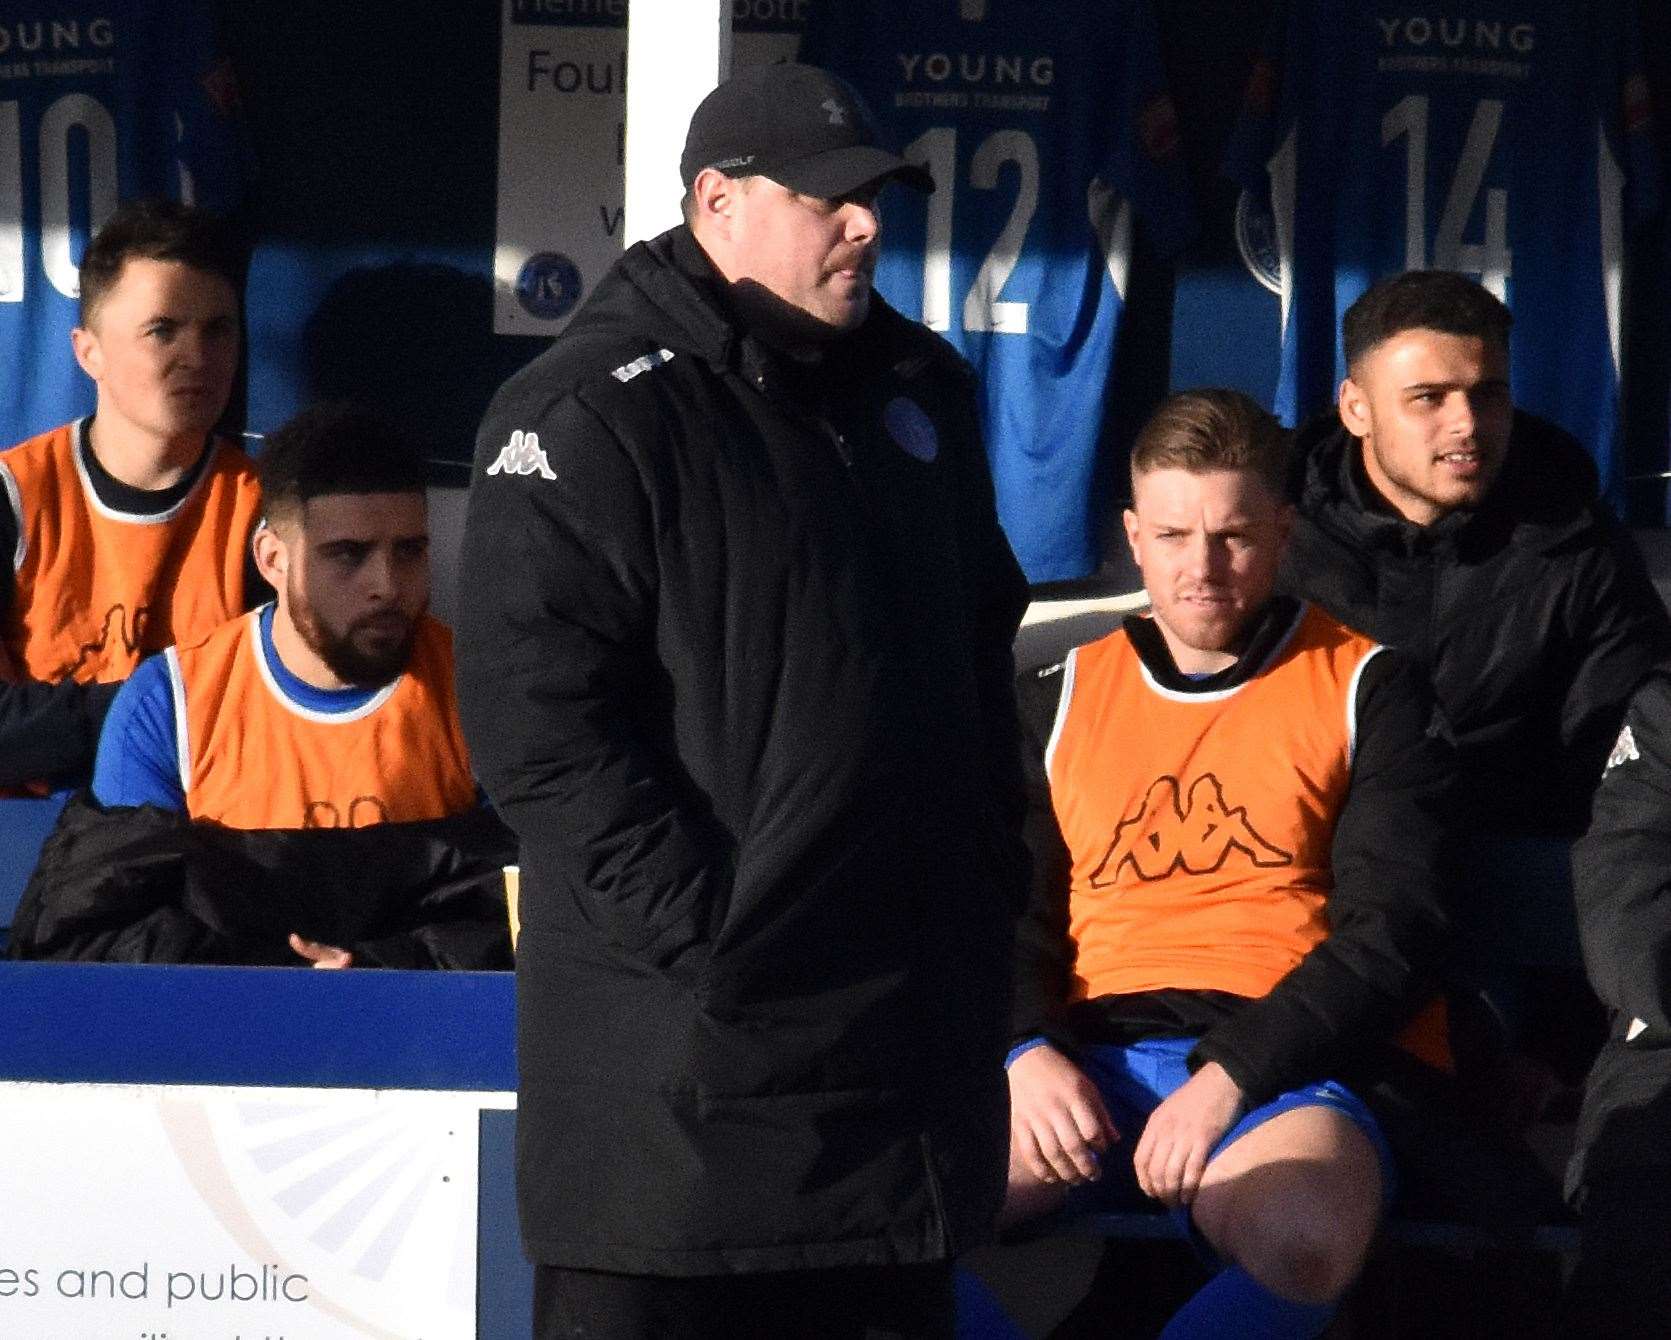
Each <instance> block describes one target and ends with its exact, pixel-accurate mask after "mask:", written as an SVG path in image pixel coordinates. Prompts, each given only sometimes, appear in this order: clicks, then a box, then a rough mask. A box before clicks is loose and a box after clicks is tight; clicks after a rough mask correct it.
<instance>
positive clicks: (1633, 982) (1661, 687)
mask: <svg viewBox="0 0 1671 1340" xmlns="http://www.w3.org/2000/svg"><path fill="white" fill-rule="evenodd" d="M1625 728H1626V730H1628V732H1629V734H1628V735H1627V734H1625V733H1623V732H1621V733H1620V735H1619V737H1618V739H1617V741H1616V747H1615V748H1614V750H1613V752H1612V755H1611V756H1610V758H1609V759H1608V761H1607V770H1606V773H1605V774H1604V775H1603V777H1602V779H1601V784H1600V786H1599V787H1598V788H1597V790H1596V794H1595V805H1594V812H1593V815H1592V817H1591V821H1590V831H1589V832H1588V833H1587V834H1586V835H1585V836H1584V837H1583V838H1581V839H1580V840H1579V842H1578V844H1577V846H1576V847H1575V848H1574V850H1573V861H1572V868H1573V892H1574V894H1575V896H1576V898H1577V903H1578V929H1579V934H1580V937H1581V938H1582V940H1583V944H1584V963H1585V966H1586V967H1587V968H1588V969H1589V974H1590V982H1591V984H1592V985H1593V986H1594V987H1595V989H1596V994H1597V995H1599V996H1600V997H1601V998H1602V1000H1603V1001H1604V1002H1605V1003H1606V1004H1607V1006H1608V1007H1609V1008H1610V1009H1611V1010H1613V1011H1614V1012H1615V1014H1616V1015H1617V1017H1618V1022H1619V1024H1620V1026H1621V1027H1623V1028H1624V1029H1625V1030H1627V1032H1628V1031H1629V1030H1630V1029H1631V1028H1632V1027H1633V1024H1634V1021H1636V1020H1640V1021H1641V1023H1642V1029H1641V1030H1639V1031H1638V1033H1637V1038H1636V1039H1632V1040H1633V1041H1634V1040H1640V1041H1641V1042H1642V1044H1643V1045H1658V1046H1665V1045H1667V1044H1671V1013H1668V1010H1671V1004H1668V997H1671V969H1668V966H1667V965H1668V964H1671V678H1668V677H1667V675H1666V673H1665V672H1664V671H1661V672H1658V673H1656V674H1654V675H1653V676H1652V677H1650V678H1649V679H1648V680H1647V682H1646V683H1644V684H1643V685H1642V688H1641V689H1640V690H1639V691H1638V692H1637V694H1636V696H1635V697H1634V698H1633V699H1632V701H1631V704H1630V709H1629V711H1628V712H1627V713H1626V714H1625Z"/></svg>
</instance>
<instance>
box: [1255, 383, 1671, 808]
mask: <svg viewBox="0 0 1671 1340" xmlns="http://www.w3.org/2000/svg"><path fill="white" fill-rule="evenodd" d="M1295 467H1296V471H1295V475H1296V482H1295V495H1296V498H1297V501H1298V505H1299V512H1300V515H1299V521H1298V524H1297V525H1296V527H1295V531H1294V538H1293V542H1292V543H1291V545H1290V546H1289V551H1288V558H1287V562H1286V564H1285V567H1284V572H1283V585H1284V588H1285V589H1286V590H1288V591H1289V592H1291V593H1293V594H1295V595H1298V596H1301V597H1303V598H1305V599H1307V600H1312V601H1315V602H1316V603H1317V604H1319V605H1321V606H1322V607H1323V608H1324V609H1326V610H1328V611H1329V612H1330V613H1331V614H1333V615H1334V616H1335V617H1336V618H1338V619H1340V620H1341V621H1342V622H1344V623H1346V624H1348V625H1350V626H1351V627H1353V628H1356V629H1358V630H1359V631H1360V632H1364V633H1367V634H1369V635H1370V636H1371V637H1373V638H1375V639H1376V640H1377V641H1379V642H1383V643H1385V644H1386V645H1388V646H1390V647H1395V648H1397V649H1398V650H1399V651H1402V652H1403V653H1404V654H1405V655H1406V656H1408V657H1410V658H1411V659H1412V660H1414V661H1415V662H1416V663H1417V664H1418V665H1419V666H1421V667H1422V668H1423V669H1424V670H1425V671H1426V672H1427V674H1428V675H1429V676H1430V678H1431V679H1432V682H1433V689H1434V693H1435V694H1436V696H1437V697H1438V700H1439V705H1440V707H1441V708H1442V709H1443V711H1444V713H1445V715H1446V716H1447V717H1448V718H1449V720H1450V724H1451V728H1452V730H1453V731H1454V733H1455V739H1456V743H1457V754H1458V767H1459V770H1460V775H1461V778H1462V790H1461V794H1460V797H1459V809H1458V811H1457V812H1456V813H1455V814H1454V815H1453V816H1452V826H1453V829H1454V830H1455V831H1458V832H1464V833H1467V832H1475V831H1485V832H1490V833H1497V834H1503V835H1510V836H1514V835H1539V836H1560V837H1568V838H1570V837H1575V836H1577V834H1579V833H1581V832H1582V831H1583V829H1584V825H1585V821H1586V819H1587V817H1588V815H1589V800H1590V795H1591V793H1592V792H1593V790H1594V789H1595V784H1596V779H1597V778H1598V777H1600V775H1601V765H1602V760H1603V759H1604V758H1605V757H1606V756H1607V750H1608V747H1609V746H1610V745H1611V744H1612V742H1613V737H1614V736H1615V735H1616V734H1617V733H1618V729H1619V718H1620V716H1621V715H1622V713H1623V712H1624V705H1625V702H1626V700H1627V699H1628V698H1629V696H1630V692H1631V690H1632V689H1633V688H1634V687H1635V685H1636V683H1637V681H1638V680H1639V679H1640V678H1641V677H1642V675H1643V674H1644V673H1645V672H1646V670H1647V669H1648V667H1649V666H1650V665H1652V664H1653V663H1654V661H1655V660H1657V659H1658V658H1659V657H1660V656H1662V655H1664V654H1666V653H1667V652H1668V651H1671V621H1668V620H1667V617H1666V612H1665V608H1664V606H1663V605H1662V604H1661V603H1660V600H1659V597H1658V595H1657V594H1656V593H1655V591H1654V589H1653V585H1652V583H1651V582H1649V580H1648V577H1647V573H1646V570H1645V568H1644V566H1643V563H1642V559H1641V556H1640V554H1639V553H1638V552H1637V550H1636V547H1635V545H1634V544H1633V543H1632V541H1631V539H1630V536H1629V534H1628V533H1627V532H1626V531H1625V530H1624V528H1623V527H1621V526H1620V525H1619V523H1618V522H1617V521H1615V520H1614V518H1613V516H1612V514H1611V513H1610V512H1609V511H1608V510H1607V507H1606V504H1605V503H1603V502H1601V501H1600V500H1599V498H1598V497H1597V493H1596V476H1595V469H1594V467H1593V465H1592V464H1591V462H1590V459H1589V457H1588V456H1586V455H1585V454H1584V450H1583V448H1582V447H1580V446H1579V445H1578V443H1577V442H1576V441H1575V440H1573V439H1572V438H1571V437H1569V436H1567V434H1565V433H1564V432H1562V431H1561V430H1560V429H1559V428H1556V427H1555V426H1554V425H1552V424H1549V423H1546V422H1544V421H1543V420H1541V419H1537V418H1534V417H1533V416H1531V415H1528V414H1522V413H1517V414H1516V415H1515V419H1514V429H1513V436H1512V437H1511V439H1510V445H1509V451H1508V458H1507V460H1506V462H1505V463H1504V466H1503V470H1502V474H1501V475H1500V476H1499V477H1498V479H1497V481H1496V483H1495V484H1493V486H1492V488H1491V490H1490V491H1489V492H1488V493H1487V495H1486V497H1485V500H1484V502H1483V503H1482V504H1481V506H1480V507H1479V508H1478V509H1476V510H1473V511H1457V512H1453V513H1452V514H1451V515H1450V516H1448V517H1445V518H1443V519H1442V520H1440V521H1438V522H1436V523H1435V524H1433V525H1431V526H1427V527H1421V526H1415V525H1412V524H1410V523H1408V522H1406V521H1404V520H1402V519H1401V518H1399V517H1398V516H1397V515H1396V514H1394V513H1393V512H1392V511H1391V510H1390V509H1388V508H1386V507H1385V506H1384V505H1383V504H1381V502H1380V500H1379V498H1378V496H1377V495H1376V493H1375V490H1374V488H1373V486H1372V485H1371V484H1370V482H1369V478H1368V475H1367V474H1366V473H1365V472H1364V468H1363V463H1362V449H1361V446H1360V444H1359V441H1358V439H1357V438H1354V437H1353V436H1351V435H1350V434H1349V433H1348V432H1347V431H1346V430H1345V428H1344V427H1342V426H1341V424H1340V421H1339V419H1338V418H1337V417H1334V416H1333V415H1330V416H1326V417H1324V418H1320V419H1318V420H1317V421H1315V422H1313V423H1312V424H1310V425H1308V426H1307V427H1306V428H1305V429H1304V430H1302V432H1301V434H1300V437H1299V440H1298V442H1297V444H1296V461H1295Z"/></svg>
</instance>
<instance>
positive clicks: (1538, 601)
mask: <svg viewBox="0 0 1671 1340" xmlns="http://www.w3.org/2000/svg"><path fill="white" fill-rule="evenodd" d="M1510 321H1511V317H1510V315H1509V312H1508V309H1507V308H1506V307H1504V306H1503V304H1502V303H1500V302H1499V301H1498V300H1497V299H1496V298H1494V297H1493V296H1492V295H1491V294H1490V293H1488V292H1487V291H1486V290H1485V289H1484V288H1482V287H1481V286H1480V285H1478V284H1476V283H1474V282H1473V281H1472V280H1469V279H1466V278H1464V277H1462V276H1461V275H1457V274H1452V273H1448V272H1445V271H1415V272H1411V273H1407V274H1402V275H1398V276H1396V277H1394V278H1391V279H1387V280H1383V281H1382V282H1380V283H1378V284H1376V285H1375V286H1374V287H1372V288H1371V289H1370V290H1369V291H1368V292H1367V293H1365V294H1364V295H1363V297H1362V298H1360V299H1359V300H1358V301H1357V302H1356V303H1354V304H1353V306H1352V307H1351V309H1350V310H1349V311H1348V312H1347V313H1346V317H1345V322H1344V330H1343V334H1344V341H1345V353H1346V360H1347V371H1348V375H1347V378H1346V380H1345V381H1344V382H1342V384H1341V387H1340V395H1339V403H1338V416H1334V415H1331V416H1330V418H1329V421H1327V422H1323V421H1319V422H1317V423H1315V424H1313V425H1311V426H1309V427H1308V428H1307V429H1306V430H1305V431H1304V432H1302V434H1301V436H1300V440H1299V447H1298V462H1297V471H1296V479H1297V483H1296V494H1297V501H1298V506H1299V519H1298V524H1297V525H1296V528H1295V535H1294V543H1293V545H1292V547H1291V549H1290V551H1289V556H1288V563H1287V565H1286V568H1285V572H1284V584H1285V587H1286V589H1287V590H1289V591H1291V592H1292V593H1294V594H1296V595H1300V596H1304V597H1305V598H1307V599H1310V600H1313V601H1315V602H1317V603H1318V604H1319V605H1321V606H1322V607H1323V608H1325V609H1327V610H1329V611H1330V612H1331V613H1332V614H1334V615H1335V616H1336V617H1338V618H1340V619H1342V620H1344V621H1345V622H1347V623H1349V624H1351V625H1352V626H1353V627H1355V628H1361V629H1363V630H1364V631H1365V632H1367V633H1368V634H1370V635H1371V636H1373V637H1375V638H1377V639H1379V640H1380V641H1382V642H1384V643H1386V644H1387V645H1388V646H1392V647H1396V648H1398V649H1399V650H1401V651H1403V652H1404V653H1405V654H1406V655H1408V656H1410V657H1411V658H1412V659H1413V660H1415V661H1416V662H1417V663H1418V664H1419V665H1421V666H1422V667H1423V669H1425V670H1426V671H1427V673H1428V675H1429V676H1430V678H1431V679H1432V682H1433V687H1434V691H1435V693H1436V695H1437V697H1438V700H1439V704H1440V706H1441V708H1442V709H1443V711H1444V713H1445V715H1446V717H1447V718H1448V719H1449V722H1450V725H1451V727H1452V729H1453V730H1454V731H1455V736H1456V743H1457V748H1458V764H1459V769H1460V775H1461V786H1460V794H1459V801H1458V806H1457V808H1456V810H1455V812H1454V813H1453V814H1452V816H1451V830H1452V832H1453V833H1455V834H1457V835H1459V836H1461V837H1462V838H1464V839H1465V841H1464V842H1461V843H1459V847H1460V848H1461V850H1460V851H1459V852H1458V857H1459V859H1460V861H1461V862H1462V865H1461V867H1460V868H1459V869H1458V870H1456V871H1455V872H1454V874H1453V876H1452V878H1453V880H1454V886H1455V888H1456V890H1457V913H1458V919H1459V931H1460V935H1461V938H1462V940H1463V942H1464V951H1463V952H1464V954H1465V955H1466V956H1469V957H1472V958H1474V959H1476V960H1482V958H1483V959H1489V960H1492V961H1476V962H1475V963H1474V964H1473V965H1472V966H1471V967H1470V968H1468V970H1467V972H1468V976H1469V978H1470V989H1469V991H1468V992H1466V993H1464V994H1463V995H1460V996H1459V998H1458V1004H1460V1005H1461V1006H1462V1009H1461V1010H1460V1011H1459V1014H1458V1023H1459V1025H1460V1032H1459V1039H1460V1040H1461V1041H1463V1042H1464V1043H1465V1044H1467V1045H1466V1046H1464V1048H1463V1050H1462V1054H1461V1055H1460V1056H1459V1060H1461V1061H1463V1062H1464V1063H1465V1064H1466V1065H1471V1064H1472V1062H1473V1060H1475V1059H1477V1060H1478V1061H1479V1062H1480V1063H1481V1065H1483V1066H1486V1067H1487V1069H1486V1070H1484V1071H1482V1072H1481V1073H1482V1074H1489V1075H1491V1076H1492V1079H1491V1082H1490V1087H1491V1089H1492V1101H1493V1104H1494V1105H1495V1106H1497V1107H1499V1108H1514V1109H1517V1111H1515V1112H1514V1113H1512V1114H1511V1115H1513V1116H1515V1117H1516V1118H1517V1119H1520V1120H1524V1119H1529V1118H1530V1117H1532V1116H1534V1115H1535V1114H1536V1112H1537V1110H1538V1106H1539V1103H1540V1101H1541V1097H1540V1095H1542V1094H1543V1093H1545V1092H1547V1090H1548V1087H1549V1085H1550V1083H1551V1082H1552V1079H1553V1076H1551V1075H1550V1073H1549V1072H1550V1069H1551V1068H1554V1070H1555V1071H1556V1072H1557V1073H1559V1071H1560V1070H1561V1069H1563V1068H1564V1069H1565V1071H1566V1078H1568V1079H1569V1080H1570V1079H1572V1078H1574V1077H1575V1075H1576V1071H1577V1067H1578V1066H1579V1065H1581V1064H1582V1059H1583V1057H1582V1052H1583V1049H1584V1038H1585V1036H1586V1030H1585V1029H1584V1028H1583V1027H1582V1026H1576V1027H1575V1026H1574V1023H1573V1020H1572V1018H1571V1017H1569V1018H1567V1019H1565V1020H1555V1021H1552V1023H1551V1027H1549V1028H1548V1029H1539V1028H1534V1029H1533V1031H1534V1032H1541V1033H1543V1034H1544V1035H1545V1036H1544V1037H1543V1040H1542V1042H1541V1043H1540V1046H1541V1048H1542V1050H1543V1051H1544V1053H1545V1055H1544V1056H1543V1057H1542V1058H1541V1059H1540V1060H1539V1061H1538V1062H1536V1063H1535V1064H1533V1063H1530V1062H1528V1063H1526V1064H1521V1063H1520V1062H1513V1063H1512V1064H1510V1063H1509V1062H1507V1061H1505V1064H1510V1070H1509V1071H1507V1072H1505V1071H1502V1070H1500V1069H1499V1068H1498V1066H1497V1061H1496V1060H1494V1059H1493V1058H1494V1057H1508V1056H1511V1055H1512V1053H1507V1052H1504V1051H1503V1048H1505V1047H1507V1046H1508V1045H1509V1042H1510V1036H1509V1033H1508V1032H1505V1031H1504V1026H1505V1025H1510V1026H1512V1024H1513V1021H1514V1020H1515V1019H1516V1018H1517V1017H1521V1018H1523V1019H1524V1020H1525V1021H1526V1022H1528V1023H1531V1022H1533V1021H1532V1020H1531V1015H1532V1014H1533V1012H1534V1010H1535V1008H1536V1007H1537V1001H1535V1000H1531V999H1528V996H1529V995H1530V994H1531V993H1529V991H1528V987H1529V984H1530V981H1531V979H1530V978H1528V977H1526V976H1525V975H1524V974H1523V973H1522V971H1521V969H1520V968H1519V967H1518V966H1517V965H1516V963H1515V962H1514V960H1516V959H1518V960H1520V961H1521V962H1524V963H1532V962H1536V963H1542V964H1556V963H1559V962H1561V961H1562V960H1563V959H1564V960H1565V961H1566V962H1567V963H1568V964H1569V965H1571V966H1572V967H1573V968H1576V963H1577V947H1576V938H1575V934H1574V926H1573V917H1572V912H1571V891H1570V883H1569V882H1568V878H1567V875H1566V873H1565V866H1566V844H1567V843H1569V842H1570V841H1571V839H1572V838H1574V837H1576V836H1577V835H1578V834H1579V833H1581V832H1582V831H1583V830H1584V826H1585V822H1586V819H1587V817H1588V814H1589V806H1590V796H1591V793H1592V791H1593V790H1594V787H1595V784H1596V780H1597V778H1599V777H1600V775H1601V766H1602V762H1603V760H1604V759H1605V758H1606V756H1607V751H1608V748H1609V746H1610V745H1611V744H1612V742H1613V739H1614V737H1615V735H1616V734H1617V733H1618V729H1619V719H1620V715H1621V714H1622V712H1623V710H1624V704H1625V701H1626V699H1627V698H1628V696H1629V694H1630V692H1631V690H1632V688H1633V687H1634V686H1635V684H1636V682H1637V680H1638V679H1640V678H1641V676H1642V675H1643V673H1644V672H1645V671H1646V670H1647V668H1648V667H1649V666H1650V665H1652V664H1653V662H1654V661H1655V660H1656V659H1657V657H1658V656H1660V655H1661V654H1663V652H1664V651H1665V650H1667V649H1668V647H1671V624H1668V622H1667V618H1666V614H1665V610H1664V608H1663V606H1662V605H1661V603H1660V601H1659V599H1658V597H1657V596H1656V595H1655V593H1654V590H1653V587H1652V585H1651V584H1650V583H1649V581H1648V578H1647V575H1646V572H1645V570H1644V567H1643V564H1642V561H1641V558H1640V556H1639V555H1638V554H1637V552H1636V550H1635V548H1634V546H1633V545H1632V543H1631V541H1630V539H1629V537H1628V535H1627V534H1626V533H1625V532H1624V531H1623V529H1622V528H1621V527H1620V526H1619V524H1618V523H1617V522H1616V521H1615V520H1614V518H1613V517H1612V515H1611V514H1610V513H1609V511H1608V509H1607V507H1606V505H1605V504H1604V503H1603V502H1602V501H1601V500H1600V499H1599V498H1598V496H1597V492H1596V473H1595V469H1594V467H1593V466H1592V464H1591V462H1590V460H1589V458H1588V457H1587V456H1586V455H1585V453H1584V451H1583V449H1582V448H1581V447H1580V446H1579V445H1578V443H1577V442H1575V441H1574V440H1573V439H1571V438H1570V437H1568V436H1567V435H1566V434H1564V433H1563V432H1561V431H1560V430H1559V429H1557V428H1555V427H1554V426H1553V425H1551V424H1548V423H1545V422H1543V421H1542V420H1539V419H1536V418H1534V417H1532V416H1530V415H1527V414H1523V413H1520V412H1518V411H1516V410H1515V409H1514V407H1513V405H1512V403H1511V402H1510V399H1509V384H1508V376H1509V367H1508V332H1509V325H1510ZM1529 899H1537V900H1539V901H1540V902H1541V903H1543V904H1544V907H1543V908H1542V910H1541V913H1528V911H1527V910H1525V909H1526V907H1527V900H1529ZM1507 902H1515V903H1518V904H1519V910H1516V911H1513V912H1510V913H1505V903H1507ZM1517 936H1518V938H1519V943H1514V941H1515V939H1516V937H1517ZM1486 941H1490V942H1494V945H1493V946H1492V947H1490V948H1488V949H1482V948H1480V947H1479V946H1480V944H1481V942H1486ZM1572 976H1574V977H1575V976H1576V974H1575V973H1574V974H1572ZM1555 980H1556V981H1557V982H1558V980H1559V976H1558V974H1557V978H1556V979H1555ZM1544 985H1545V986H1546V987H1547V986H1548V985H1549V982H1547V981H1546V982H1545V983H1544ZM1475 987H1477V988H1479V991H1478V993H1477V994H1476V992H1475V990H1474V988H1475ZM1537 995H1538V996H1539V997H1540V998H1541V999H1542V1001H1543V1002H1545V1003H1546V1004H1547V1003H1553V1002H1555V1001H1556V1000H1557V994H1556V993H1554V992H1552V991H1551V990H1548V989H1545V990H1543V991H1541V992H1539V993H1537ZM1559 999H1560V1001H1561V1004H1560V1005H1559V1006H1557V1008H1558V1009H1564V1010H1569V1011H1570V1010H1571V1009H1573V1008H1574V1006H1573V1002H1572V997H1571V995H1570V993H1566V994H1562V995H1560V996H1559ZM1582 1004H1583V1001H1582V997H1580V998H1579V1002H1578V1008H1579V1009H1580V1012H1581V1011H1582ZM1574 1051H1576V1052H1578V1053H1579V1055H1571V1054H1569V1053H1571V1052H1574ZM1511 1076H1512V1078H1513V1080H1514V1086H1513V1087H1515V1088H1516V1089H1517V1090H1518V1091H1519V1098H1518V1099H1517V1100H1515V1101H1510V1095H1508V1094H1506V1093H1505V1092H1504V1088H1505V1080H1506V1079H1508V1078H1510V1077H1511Z"/></svg>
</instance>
